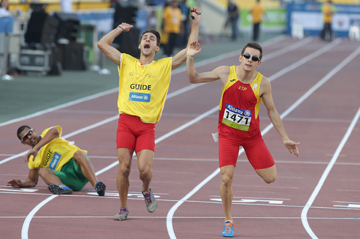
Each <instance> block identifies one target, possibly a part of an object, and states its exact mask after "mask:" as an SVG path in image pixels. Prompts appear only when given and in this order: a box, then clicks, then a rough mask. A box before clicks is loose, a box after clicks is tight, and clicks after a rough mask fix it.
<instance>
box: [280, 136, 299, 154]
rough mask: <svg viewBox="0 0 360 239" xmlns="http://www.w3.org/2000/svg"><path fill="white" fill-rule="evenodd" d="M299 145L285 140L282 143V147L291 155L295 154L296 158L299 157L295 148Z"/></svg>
mask: <svg viewBox="0 0 360 239" xmlns="http://www.w3.org/2000/svg"><path fill="white" fill-rule="evenodd" d="M299 144H300V142H298V143H295V142H294V141H292V140H290V139H289V140H286V141H284V145H285V147H286V148H287V149H288V150H289V152H290V153H291V154H295V155H296V157H299V149H298V148H297V146H298V145H299Z"/></svg>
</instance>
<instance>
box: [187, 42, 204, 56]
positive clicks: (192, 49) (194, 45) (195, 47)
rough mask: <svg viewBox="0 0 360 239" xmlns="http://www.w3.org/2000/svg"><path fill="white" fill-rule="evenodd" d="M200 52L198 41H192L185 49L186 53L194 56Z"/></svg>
mask: <svg viewBox="0 0 360 239" xmlns="http://www.w3.org/2000/svg"><path fill="white" fill-rule="evenodd" d="M200 52H201V48H200V43H198V42H197V41H193V42H191V43H190V45H189V46H188V48H187V50H186V55H187V56H191V57H194V56H195V55H197V54H198V53H200Z"/></svg>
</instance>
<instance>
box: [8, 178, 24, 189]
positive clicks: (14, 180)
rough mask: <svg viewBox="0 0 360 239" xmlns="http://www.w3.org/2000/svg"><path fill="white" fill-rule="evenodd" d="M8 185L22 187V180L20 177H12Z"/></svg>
mask: <svg viewBox="0 0 360 239" xmlns="http://www.w3.org/2000/svg"><path fill="white" fill-rule="evenodd" d="M7 186H12V187H13V188H20V187H21V181H20V180H19V179H12V180H10V181H9V182H7Z"/></svg>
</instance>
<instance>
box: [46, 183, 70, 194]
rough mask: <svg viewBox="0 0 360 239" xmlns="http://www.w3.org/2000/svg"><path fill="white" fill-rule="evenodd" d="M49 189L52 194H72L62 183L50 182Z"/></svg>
mask: <svg viewBox="0 0 360 239" xmlns="http://www.w3.org/2000/svg"><path fill="white" fill-rule="evenodd" d="M49 190H50V192H52V193H53V194H57V195H61V194H72V192H73V190H72V189H71V188H69V187H67V186H65V185H63V184H60V185H56V184H50V185H49Z"/></svg>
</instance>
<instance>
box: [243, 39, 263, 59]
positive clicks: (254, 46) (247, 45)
mask: <svg viewBox="0 0 360 239" xmlns="http://www.w3.org/2000/svg"><path fill="white" fill-rule="evenodd" d="M248 47H249V48H253V49H256V50H259V51H260V56H259V58H260V60H261V58H262V56H263V55H262V47H261V46H260V44H258V43H256V42H249V43H248V44H246V45H245V46H244V48H243V49H242V51H241V55H242V54H244V52H245V49H246V48H248Z"/></svg>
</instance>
